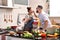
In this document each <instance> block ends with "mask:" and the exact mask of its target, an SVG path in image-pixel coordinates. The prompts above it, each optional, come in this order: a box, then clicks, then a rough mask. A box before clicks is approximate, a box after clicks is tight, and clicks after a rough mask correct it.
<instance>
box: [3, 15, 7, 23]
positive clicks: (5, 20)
mask: <svg viewBox="0 0 60 40" xmlns="http://www.w3.org/2000/svg"><path fill="white" fill-rule="evenodd" d="M4 22H6V23H7V19H6V15H5V14H4Z"/></svg>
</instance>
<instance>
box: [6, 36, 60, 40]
mask: <svg viewBox="0 0 60 40" xmlns="http://www.w3.org/2000/svg"><path fill="white" fill-rule="evenodd" d="M59 39H60V38H59V37H46V38H42V37H38V38H37V39H35V40H59ZM6 40H33V38H21V37H17V36H6Z"/></svg>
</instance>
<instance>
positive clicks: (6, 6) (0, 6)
mask: <svg viewBox="0 0 60 40" xmlns="http://www.w3.org/2000/svg"><path fill="white" fill-rule="evenodd" d="M0 8H5V9H6V8H8V9H14V8H17V7H8V6H0Z"/></svg>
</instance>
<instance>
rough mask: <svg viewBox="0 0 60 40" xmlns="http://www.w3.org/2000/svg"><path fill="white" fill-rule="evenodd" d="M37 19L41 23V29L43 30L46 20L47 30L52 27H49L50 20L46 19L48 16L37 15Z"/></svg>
mask: <svg viewBox="0 0 60 40" xmlns="http://www.w3.org/2000/svg"><path fill="white" fill-rule="evenodd" d="M38 17H39V19H40V22H41V27H42V28H44V24H45V21H46V20H47V21H48V26H47V28H50V27H52V26H51V22H50V20H49V18H48V15H47V14H46V13H43V12H42V13H40V14H39V15H38Z"/></svg>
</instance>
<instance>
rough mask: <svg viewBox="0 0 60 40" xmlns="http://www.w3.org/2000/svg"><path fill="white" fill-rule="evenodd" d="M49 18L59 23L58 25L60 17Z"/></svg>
mask: <svg viewBox="0 0 60 40" xmlns="http://www.w3.org/2000/svg"><path fill="white" fill-rule="evenodd" d="M49 18H50V20H51V21H52V20H53V19H54V21H55V22H56V23H59V24H60V17H49Z"/></svg>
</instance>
